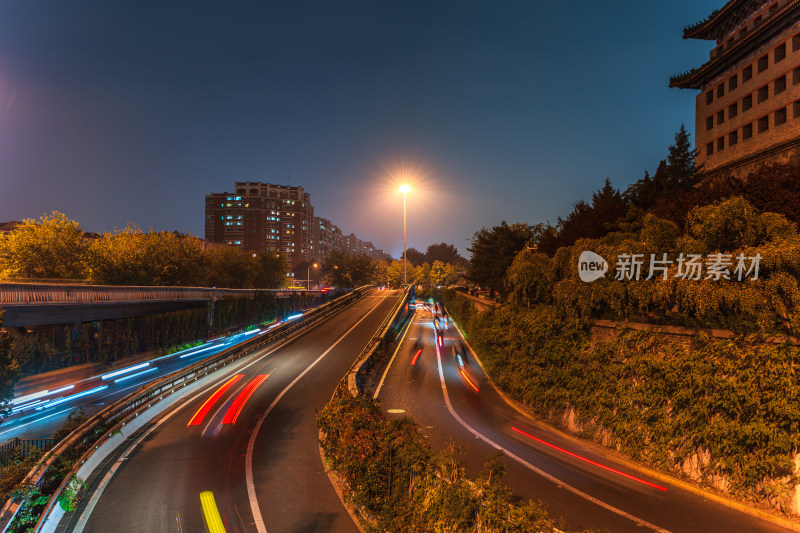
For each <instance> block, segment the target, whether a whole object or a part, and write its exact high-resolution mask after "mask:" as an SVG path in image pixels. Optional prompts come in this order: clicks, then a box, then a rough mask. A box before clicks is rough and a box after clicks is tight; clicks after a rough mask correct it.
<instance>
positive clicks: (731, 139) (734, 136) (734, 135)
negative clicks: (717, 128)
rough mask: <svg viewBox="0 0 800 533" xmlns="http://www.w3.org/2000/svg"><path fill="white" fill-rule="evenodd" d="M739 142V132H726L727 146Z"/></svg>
mask: <svg viewBox="0 0 800 533" xmlns="http://www.w3.org/2000/svg"><path fill="white" fill-rule="evenodd" d="M738 142H739V132H737V131H732V132H730V133H729V134H728V146H733V145H735V144H736V143H738Z"/></svg>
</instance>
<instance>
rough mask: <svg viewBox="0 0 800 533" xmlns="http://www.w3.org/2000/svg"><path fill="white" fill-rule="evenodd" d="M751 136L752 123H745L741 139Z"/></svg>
mask: <svg viewBox="0 0 800 533" xmlns="http://www.w3.org/2000/svg"><path fill="white" fill-rule="evenodd" d="M752 136H753V125H752V124H746V125H745V126H744V127H743V128H742V140H745V139H749V138H750V137H752Z"/></svg>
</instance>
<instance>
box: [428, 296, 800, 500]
mask: <svg viewBox="0 0 800 533" xmlns="http://www.w3.org/2000/svg"><path fill="white" fill-rule="evenodd" d="M443 298H444V301H445V304H446V305H447V308H448V310H449V312H450V314H451V315H452V316H453V317H454V319H455V320H456V321H457V322H459V324H460V325H461V326H462V327H463V328H464V329H465V330H466V333H467V335H468V336H469V339H470V342H471V345H472V346H473V347H474V348H475V349H476V350H477V351H478V353H479V355H480V357H481V358H482V360H483V362H484V364H485V366H486V370H487V372H488V374H489V376H490V377H491V378H492V380H493V381H494V382H495V383H496V384H497V385H498V386H499V387H500V388H501V389H503V390H504V391H505V392H507V393H508V394H509V395H510V396H511V397H513V398H514V399H516V400H518V401H520V402H522V403H524V404H525V405H527V406H528V407H530V409H531V410H532V411H533V412H535V413H536V414H537V415H538V416H540V417H541V418H543V419H545V420H548V421H549V422H551V423H553V424H554V425H560V426H567V425H568V424H569V423H576V424H577V425H578V426H579V428H581V430H582V432H583V434H584V435H585V436H586V437H588V438H591V439H593V440H595V441H596V442H598V443H601V444H603V445H606V446H610V447H613V448H615V449H617V450H620V451H622V452H624V453H626V454H627V455H629V456H630V457H632V458H633V459H634V460H637V461H639V462H642V463H645V464H648V465H651V466H653V467H655V468H658V469H661V470H662V471H666V472H668V473H671V474H677V475H684V476H689V477H692V478H694V479H697V480H699V481H701V482H703V483H706V484H707V485H709V486H715V487H717V488H719V489H722V490H724V491H726V492H729V493H731V494H734V495H736V496H739V497H742V498H745V499H749V500H751V501H755V502H761V503H766V504H768V505H770V506H772V507H775V508H778V509H781V510H783V511H788V510H789V509H790V504H791V497H792V495H793V488H794V487H795V486H796V485H797V484H798V483H799V482H800V479H798V475H797V473H796V472H795V467H794V463H793V459H794V457H795V456H796V455H797V454H798V450H799V449H800V384H799V383H798V382H797V380H796V377H795V372H796V370H797V367H798V362H800V348H798V347H797V346H794V345H791V344H788V343H787V344H773V343H769V342H766V341H765V340H764V339H763V338H761V337H759V336H757V335H751V336H740V337H738V338H736V339H734V340H712V339H710V338H708V337H706V336H703V335H699V336H698V337H697V338H696V339H695V342H694V346H693V347H692V349H691V350H690V351H689V352H688V353H686V352H685V351H683V350H682V349H679V348H677V347H674V346H672V345H670V344H668V343H667V342H666V341H664V339H663V338H662V337H660V336H659V335H658V334H657V333H655V332H652V331H635V330H631V329H623V328H620V330H619V331H618V335H617V337H616V339H614V340H610V341H606V342H598V343H596V344H592V342H591V338H590V331H589V328H588V326H587V325H586V323H585V322H583V321H580V320H577V319H572V320H564V319H563V317H561V316H559V314H558V313H557V312H556V310H555V309H553V307H551V306H545V305H540V306H537V307H536V308H534V309H526V308H520V307H515V306H501V307H496V308H493V309H490V310H488V311H485V312H482V313H476V312H475V311H474V310H473V309H472V307H471V305H470V304H469V302H467V301H466V299H465V298H460V297H457V296H456V295H455V294H454V293H452V292H445V293H444V294H443ZM568 419H569V421H568Z"/></svg>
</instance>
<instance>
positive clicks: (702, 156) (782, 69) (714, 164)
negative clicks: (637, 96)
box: [669, 0, 800, 177]
mask: <svg viewBox="0 0 800 533" xmlns="http://www.w3.org/2000/svg"><path fill="white" fill-rule="evenodd" d="M683 38H684V39H707V40H714V41H715V42H716V46H715V47H714V49H713V50H711V55H710V58H709V60H708V62H706V63H705V64H704V65H702V66H701V67H699V68H695V69H692V70H690V71H689V72H686V73H684V74H681V75H679V76H673V77H672V78H671V79H670V83H669V85H670V87H679V88H681V89H699V90H700V94H698V95H697V104H696V114H695V141H696V143H697V144H696V148H697V152H698V156H697V158H696V162H697V165H698V167H699V166H700V165H702V166H703V169H704V170H705V171H707V172H708V173H709V175H710V176H714V175H720V174H723V173H732V174H734V175H736V176H739V177H744V176H745V175H746V174H748V173H749V172H752V171H753V170H755V169H756V168H758V167H759V166H761V165H762V164H764V163H772V162H783V161H788V160H789V159H791V158H793V157H796V156H798V155H800V0H776V1H772V2H770V1H766V2H765V1H764V0H731V1H729V2H728V3H727V4H725V5H724V6H723V7H722V8H721V9H718V10H716V11H714V12H713V13H712V14H711V15H709V16H708V18H706V20H704V21H702V22H699V23H697V24H695V25H693V26H690V27H688V28H685V29H684V30H683Z"/></svg>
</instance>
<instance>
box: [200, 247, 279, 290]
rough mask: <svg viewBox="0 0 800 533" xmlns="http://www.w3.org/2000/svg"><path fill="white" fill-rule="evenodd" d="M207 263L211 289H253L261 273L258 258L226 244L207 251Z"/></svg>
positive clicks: (208, 281)
mask: <svg viewBox="0 0 800 533" xmlns="http://www.w3.org/2000/svg"><path fill="white" fill-rule="evenodd" d="M206 261H207V262H206V267H207V269H208V279H207V281H206V285H208V286H209V287H225V288H229V289H252V288H254V287H255V285H256V280H257V279H258V276H259V274H260V273H261V263H260V261H259V260H258V257H253V254H252V253H244V252H241V251H239V250H238V249H236V248H234V247H232V246H227V245H224V244H221V245H218V246H213V247H212V248H210V249H208V250H206ZM282 281H283V280H282Z"/></svg>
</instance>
